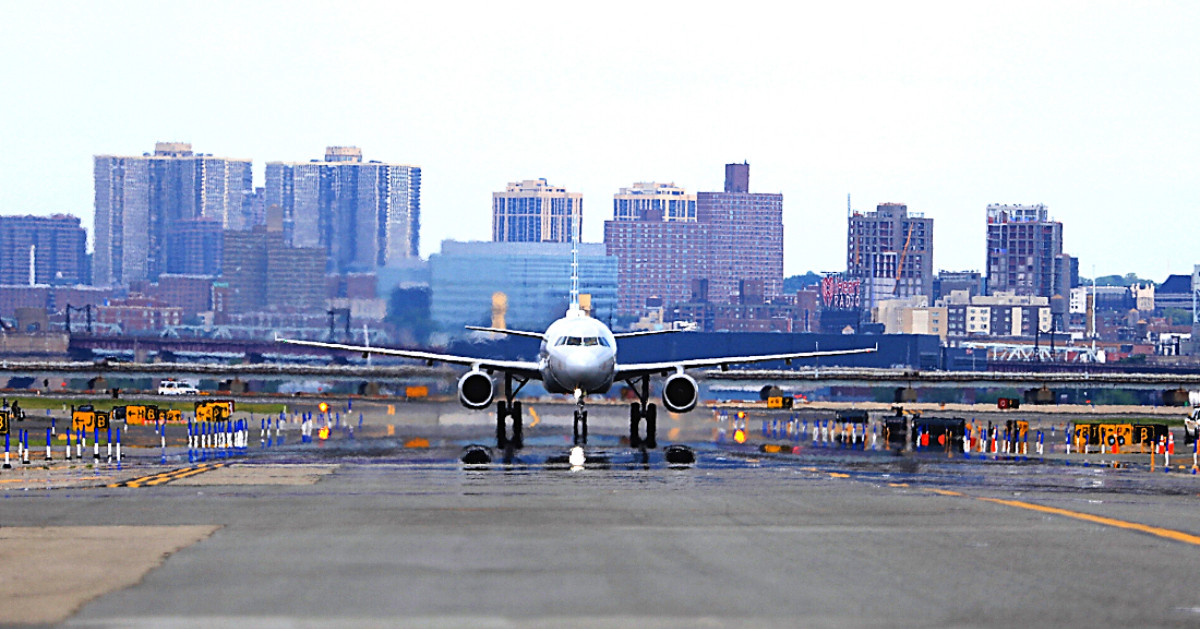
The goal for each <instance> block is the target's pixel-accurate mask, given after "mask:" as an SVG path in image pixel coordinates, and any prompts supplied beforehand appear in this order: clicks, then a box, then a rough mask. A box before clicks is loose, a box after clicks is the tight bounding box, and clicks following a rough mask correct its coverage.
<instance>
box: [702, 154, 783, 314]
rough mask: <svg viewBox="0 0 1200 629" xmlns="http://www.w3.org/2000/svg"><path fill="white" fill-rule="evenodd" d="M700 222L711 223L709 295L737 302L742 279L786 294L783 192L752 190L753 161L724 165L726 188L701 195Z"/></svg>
mask: <svg viewBox="0 0 1200 629" xmlns="http://www.w3.org/2000/svg"><path fill="white" fill-rule="evenodd" d="M696 220H697V221H698V222H700V223H704V224H706V225H708V226H709V235H708V236H709V239H710V244H709V255H710V258H709V262H708V264H709V266H708V271H707V273H706V276H707V277H708V294H709V298H710V299H711V300H712V301H714V302H718V303H725V302H728V303H735V302H736V301H737V298H738V286H739V285H740V283H741V282H742V281H743V280H759V281H761V282H762V287H763V297H764V298H766V299H771V298H773V297H776V296H778V295H779V294H780V293H782V292H783V195H782V194H778V193H768V192H750V165H749V164H745V163H743V164H726V165H725V190H724V191H723V192H701V193H699V194H697V195H696Z"/></svg>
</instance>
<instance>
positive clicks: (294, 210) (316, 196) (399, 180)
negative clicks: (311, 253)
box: [263, 146, 421, 273]
mask: <svg viewBox="0 0 1200 629" xmlns="http://www.w3.org/2000/svg"><path fill="white" fill-rule="evenodd" d="M266 171H267V172H266V188H265V189H264V191H263V194H264V195H265V198H264V205H265V208H266V210H265V212H266V214H267V215H268V216H269V215H270V208H272V207H277V208H279V209H280V211H281V213H282V218H283V238H284V242H286V243H287V244H289V245H291V246H294V247H320V248H322V249H324V250H325V252H326V271H328V272H331V273H351V272H369V271H373V270H374V269H376V268H378V267H382V266H386V265H387V264H388V263H390V262H396V261H400V260H405V259H412V258H417V257H418V255H419V254H418V249H419V246H420V230H421V168H420V167H419V166H410V165H405V164H385V163H381V162H376V161H369V162H364V161H362V151H361V150H360V149H359V148H357V147H343V146H331V147H329V148H327V149H326V151H325V159H324V161H316V160H314V161H311V162H269V163H267V169H266Z"/></svg>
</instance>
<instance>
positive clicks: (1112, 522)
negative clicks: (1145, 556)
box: [926, 489, 1200, 546]
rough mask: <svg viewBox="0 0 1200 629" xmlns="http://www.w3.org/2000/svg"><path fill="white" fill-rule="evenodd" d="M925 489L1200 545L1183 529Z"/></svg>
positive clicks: (1026, 503)
mask: <svg viewBox="0 0 1200 629" xmlns="http://www.w3.org/2000/svg"><path fill="white" fill-rule="evenodd" d="M926 491H929V492H932V493H935V494H938V495H939V496H954V497H959V498H973V499H975V500H979V501H982V502H990V503H992V504H998V505H1003V506H1005V507H1016V508H1018V509H1028V510H1029V511H1037V512H1039V513H1049V514H1051V515H1059V516H1062V517H1064V518H1072V519H1075V520H1083V521H1084V522H1091V523H1093V524H1102V525H1104V526H1111V527H1113V528H1118V529H1125V530H1127V531H1137V532H1139V533H1148V534H1150V535H1155V536H1158V537H1163V538H1166V539H1169V540H1174V541H1176V542H1183V543H1185V544H1193V545H1196V546H1200V535H1192V534H1191V533H1184V532H1183V531H1176V530H1173V529H1165V528H1162V527H1158V526H1150V525H1149V524H1139V523H1137V522H1129V521H1126V520H1118V519H1116V518H1109V517H1105V516H1102V515H1093V514H1091V513H1084V512H1082V511H1071V510H1070V509H1062V508H1059V507H1048V506H1046V505H1040V504H1035V503H1032V502H1025V501H1023V500H1004V499H1002V498H984V497H982V496H968V495H966V494H962V493H959V492H957V491H950V490H947V489H927V490H926Z"/></svg>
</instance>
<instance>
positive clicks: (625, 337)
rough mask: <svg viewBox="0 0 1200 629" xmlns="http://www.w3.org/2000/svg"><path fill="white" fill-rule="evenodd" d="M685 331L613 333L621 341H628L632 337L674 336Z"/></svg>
mask: <svg viewBox="0 0 1200 629" xmlns="http://www.w3.org/2000/svg"><path fill="white" fill-rule="evenodd" d="M682 331H683V330H641V331H638V332H613V336H614V337H616V338H619V339H627V338H629V337H631V336H650V335H651V334H672V333H674V332H682Z"/></svg>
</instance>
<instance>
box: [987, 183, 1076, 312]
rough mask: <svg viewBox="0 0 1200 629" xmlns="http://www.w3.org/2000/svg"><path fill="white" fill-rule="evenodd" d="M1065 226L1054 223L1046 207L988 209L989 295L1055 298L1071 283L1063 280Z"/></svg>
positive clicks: (1007, 206)
mask: <svg viewBox="0 0 1200 629" xmlns="http://www.w3.org/2000/svg"><path fill="white" fill-rule="evenodd" d="M1062 253H1063V241H1062V223H1059V222H1058V221H1053V220H1050V217H1049V210H1047V209H1046V206H1045V205H1042V204H1038V205H999V204H992V205H989V206H988V207H987V274H988V292H989V293H998V292H1000V291H1012V292H1013V293H1015V294H1017V295H1032V296H1038V297H1047V298H1049V297H1052V296H1054V295H1056V294H1059V293H1060V291H1061V290H1062V289H1063V287H1064V286H1065V285H1066V284H1068V282H1064V281H1062V280H1060V278H1059V275H1060V273H1062V272H1063V268H1064V265H1066V268H1070V267H1069V260H1068V261H1066V262H1064V259H1063V258H1062Z"/></svg>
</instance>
